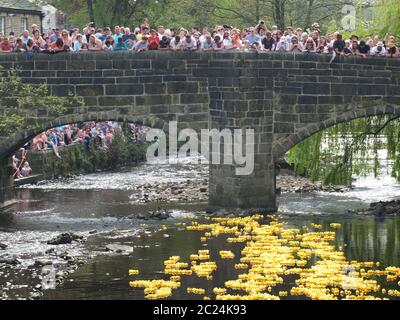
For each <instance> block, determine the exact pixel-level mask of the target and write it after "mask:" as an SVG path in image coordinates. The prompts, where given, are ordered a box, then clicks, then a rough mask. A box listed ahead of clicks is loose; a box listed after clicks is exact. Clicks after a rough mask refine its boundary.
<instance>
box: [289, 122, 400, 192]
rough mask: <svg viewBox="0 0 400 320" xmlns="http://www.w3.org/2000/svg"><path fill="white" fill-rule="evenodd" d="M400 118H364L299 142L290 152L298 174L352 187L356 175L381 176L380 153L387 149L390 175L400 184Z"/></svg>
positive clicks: (291, 161)
mask: <svg viewBox="0 0 400 320" xmlns="http://www.w3.org/2000/svg"><path fill="white" fill-rule="evenodd" d="M399 118H400V117H399V116H376V117H370V118H361V119H356V120H353V121H350V122H348V123H343V124H339V125H336V126H333V127H331V128H328V129H327V130H325V131H324V132H319V133H316V134H314V135H313V136H311V137H310V138H308V139H306V140H304V141H302V142H300V143H299V144H298V145H296V146H295V147H294V148H292V149H291V150H290V151H289V153H288V160H289V163H291V164H293V165H294V168H295V171H296V173H297V174H300V175H306V176H308V177H310V178H311V179H312V180H320V181H323V182H324V183H325V184H336V185H337V184H350V183H351V179H352V177H353V176H354V175H356V176H365V175H368V174H373V175H374V176H375V177H377V176H379V175H380V174H381V172H380V169H381V167H382V159H380V156H379V151H380V150H383V149H386V150H387V158H386V159H384V161H386V162H387V163H388V164H390V174H391V175H392V176H393V177H394V178H396V179H397V180H398V181H400V161H399V158H400V120H399Z"/></svg>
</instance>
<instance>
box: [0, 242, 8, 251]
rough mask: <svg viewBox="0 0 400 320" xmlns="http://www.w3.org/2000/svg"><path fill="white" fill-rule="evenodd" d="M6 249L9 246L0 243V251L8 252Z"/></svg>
mask: <svg viewBox="0 0 400 320" xmlns="http://www.w3.org/2000/svg"><path fill="white" fill-rule="evenodd" d="M6 249H7V245H6V244H4V243H1V242H0V250H6Z"/></svg>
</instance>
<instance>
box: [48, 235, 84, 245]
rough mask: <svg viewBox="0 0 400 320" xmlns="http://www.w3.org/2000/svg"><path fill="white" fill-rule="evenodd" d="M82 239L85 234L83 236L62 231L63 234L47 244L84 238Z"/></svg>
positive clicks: (64, 242) (59, 243) (63, 242)
mask: <svg viewBox="0 0 400 320" xmlns="http://www.w3.org/2000/svg"><path fill="white" fill-rule="evenodd" d="M82 239H83V236H81V235H78V234H76V233H72V232H66V233H62V234H60V235H58V236H57V237H55V238H54V239H51V240H49V241H47V244H50V245H61V244H69V243H71V242H72V241H75V240H82Z"/></svg>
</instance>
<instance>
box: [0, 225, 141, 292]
mask: <svg viewBox="0 0 400 320" xmlns="http://www.w3.org/2000/svg"><path fill="white" fill-rule="evenodd" d="M142 231H143V230H142ZM143 232H144V231H143ZM145 233H146V236H148V234H149V231H145ZM133 234H135V236H136V237H140V236H141V233H140V231H138V230H137V232H133V233H132V232H129V235H133ZM126 235H127V233H126V231H124V230H103V231H99V232H98V231H97V230H93V231H89V232H78V233H75V232H64V233H60V234H58V235H53V236H51V237H50V238H48V239H47V240H46V236H45V237H43V239H41V240H40V244H39V243H37V241H36V243H35V245H36V246H39V245H40V247H41V249H42V252H36V253H31V254H29V253H28V252H25V253H22V251H23V250H21V248H17V246H23V245H27V244H21V243H11V242H5V241H3V240H2V241H3V242H2V243H1V246H0V250H1V252H0V300H9V299H12V300H16V299H24V300H25V299H28V300H37V299H41V298H42V297H43V294H44V292H45V291H46V290H49V289H55V288H57V287H58V286H60V285H62V284H63V283H64V282H65V281H69V280H68V278H69V276H70V275H71V274H72V273H74V272H75V271H76V270H77V269H78V268H79V267H80V266H82V265H84V264H86V263H87V262H88V261H89V260H90V259H93V258H94V257H96V256H99V255H121V254H122V255H126V254H129V253H131V252H132V251H133V247H131V246H127V245H122V244H120V243H118V242H115V241H116V239H119V238H121V237H122V238H124V237H126ZM17 252H19V254H17Z"/></svg>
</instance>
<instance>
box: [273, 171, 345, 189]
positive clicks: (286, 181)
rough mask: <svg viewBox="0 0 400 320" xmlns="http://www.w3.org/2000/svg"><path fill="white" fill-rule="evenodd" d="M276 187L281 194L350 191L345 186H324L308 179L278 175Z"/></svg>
mask: <svg viewBox="0 0 400 320" xmlns="http://www.w3.org/2000/svg"><path fill="white" fill-rule="evenodd" d="M276 187H277V189H278V191H280V192H281V193H287V192H296V193H307V192H317V191H322V192H347V191H349V190H350V188H349V187H346V186H325V185H323V184H322V183H321V182H318V181H317V182H313V181H311V180H310V179H307V178H304V177H299V176H293V175H279V176H277V177H276Z"/></svg>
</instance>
